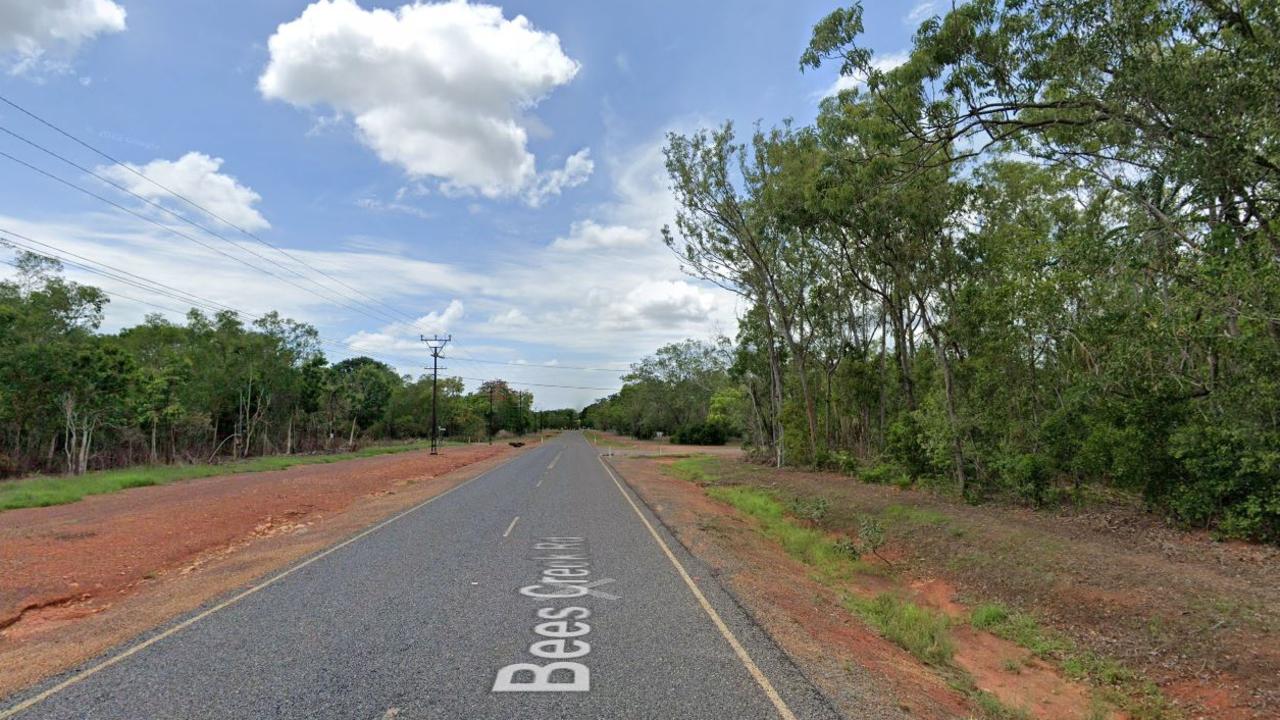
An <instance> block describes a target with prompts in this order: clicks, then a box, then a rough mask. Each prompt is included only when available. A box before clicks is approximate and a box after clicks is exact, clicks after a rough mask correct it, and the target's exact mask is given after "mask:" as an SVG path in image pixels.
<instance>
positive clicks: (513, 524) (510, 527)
mask: <svg viewBox="0 0 1280 720" xmlns="http://www.w3.org/2000/svg"><path fill="white" fill-rule="evenodd" d="M519 521H520V516H519V515H517V516H515V517H513V518H511V524H510V525H508V526H507V531H506V532H504V533H502V537H506V536H508V535H510V534H511V531H512V530H515V529H516V523H517V522H519Z"/></svg>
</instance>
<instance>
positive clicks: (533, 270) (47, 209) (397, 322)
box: [0, 0, 936, 407]
mask: <svg viewBox="0 0 1280 720" xmlns="http://www.w3.org/2000/svg"><path fill="white" fill-rule="evenodd" d="M935 5H936V3H934V4H930V3H927V2H925V3H920V2H916V1H912V2H901V3H899V2H868V3H867V8H866V16H865V21H866V25H867V30H868V32H867V35H866V37H865V42H867V43H868V44H869V45H870V46H871V47H873V48H874V49H875V50H876V52H877V56H878V57H880V58H881V59H882V61H883V62H886V63H892V62H893V61H894V56H895V55H897V54H900V53H901V52H902V51H903V50H905V49H906V48H907V47H908V45H909V41H910V36H911V33H912V32H913V30H914V26H915V24H916V21H918V20H919V19H921V18H922V17H923V16H925V15H928V14H930V13H931V12H932V10H934V9H935ZM838 6H839V5H838V4H835V3H830V2H807V1H787V2H783V1H776V2H697V1H695V2H668V1H666V0H651V1H649V2H644V3H603V2H599V1H598V0H597V1H594V2H587V1H579V0H558V1H557V2H509V3H506V4H503V5H501V6H500V7H499V6H497V5H476V4H470V5H469V4H466V3H451V4H449V5H447V6H438V5H419V6H403V4H402V3H373V2H368V1H367V0H361V1H360V2H359V3H358V4H357V3H356V2H354V1H353V0H322V1H321V2H316V3H308V2H296V1H294V2H286V1H283V0H255V1H253V2H248V1H235V2H233V1H230V0H216V1H215V0H191V1H187V2H180V3H178V2H161V1H158V0H156V1H151V0H0V67H2V68H3V74H0V94H2V95H4V96H5V97H7V98H9V99H10V100H12V101H14V102H15V103H17V104H19V105H21V106H23V107H25V108H27V109H28V110H30V111H32V112H34V113H36V114H38V115H40V116H42V117H44V118H45V119H47V120H49V121H51V122H52V123H54V124H56V125H58V126H59V127H61V128H63V129H65V130H66V131H68V132H69V133H71V134H73V135H75V136H77V137H79V138H81V139H83V140H85V141H86V142H88V143H89V144H91V145H93V146H95V147H97V148H99V149H101V150H103V151H105V152H106V153H108V154H110V155H111V156H113V157H115V158H117V159H119V160H122V161H124V162H125V163H128V164H130V166H131V167H132V169H133V170H135V171H137V172H138V173H141V174H143V175H146V176H147V177H149V178H151V179H154V180H157V181H159V182H161V184H163V185H165V186H166V187H168V188H171V189H178V190H180V192H182V193H183V194H184V195H186V196H187V197H189V198H191V199H193V200H196V201H197V202H199V203H200V204H201V205H203V206H204V207H206V208H209V209H212V210H215V212H218V214H219V215H220V216H221V217H222V218H224V219H228V220H231V221H233V222H234V223H235V224H236V225H237V226H238V227H239V228H243V229H245V230H249V231H251V232H252V233H254V234H255V235H257V236H258V237H259V238H261V239H262V240H264V241H266V242H268V243H270V244H271V245H274V246H276V247H279V248H283V249H284V250H286V251H287V252H288V253H289V256H288V257H286V256H282V255H279V254H277V253H276V251H275V250H272V249H270V248H268V247H266V246H263V245H260V244H257V243H256V241H255V240H253V239H251V238H249V237H248V236H246V235H243V234H241V233H240V232H239V231H238V230H237V229H234V228H231V227H228V226H226V225H222V224H220V223H218V222H217V221H216V220H213V219H212V218H208V217H202V216H201V215H200V213H199V212H197V211H193V210H192V209H191V208H189V207H185V206H182V205H181V204H180V203H178V202H177V201H175V200H174V199H173V198H172V197H170V196H167V195H166V194H165V193H163V192H159V191H158V188H156V187H155V186H153V185H149V184H148V183H147V182H146V181H144V180H142V179H141V178H140V177H139V176H138V175H137V174H134V173H131V172H130V171H129V170H125V169H123V168H120V167H118V166H111V165H110V164H109V163H108V162H107V161H105V160H104V159H103V158H101V157H99V156H96V155H94V154H93V153H92V152H90V151H89V150H87V149H85V148H83V147H80V146H77V145H76V144H75V143H74V142H72V141H70V140H68V139H67V138H65V137H61V136H59V135H57V134H56V133H54V132H53V131H51V130H49V129H48V128H46V127H42V126H41V125H40V124H38V123H37V122H35V121H33V120H31V119H30V118H28V117H26V116H24V115H22V114H21V113H19V112H17V111H15V110H14V109H13V108H11V107H9V106H5V105H0V126H3V127H4V128H7V129H8V130H10V131H12V132H16V133H19V134H20V135H22V136H24V137H26V138H29V139H31V140H34V141H36V142H38V143H40V144H42V145H45V146H46V147H48V148H50V149H52V150H55V151H56V152H58V153H60V154H63V155H64V156H66V157H67V158H69V159H71V160H73V161H75V162H76V163H78V164H80V165H82V166H84V167H87V168H91V169H94V171H95V172H97V173H98V174H100V175H103V176H104V177H107V178H108V179H112V180H113V181H114V182H116V183H117V184H120V185H122V186H124V187H127V188H130V189H132V190H134V191H135V192H136V193H137V194H139V195H142V196H144V197H147V198H148V199H151V200H152V201H153V202H155V203H157V204H160V205H164V206H165V207H169V208H170V209H172V210H174V211H176V212H182V213H188V214H189V216H190V218H191V219H192V220H195V221H197V222H199V223H201V224H202V225H205V226H206V227H209V228H210V229H213V230H215V231H216V232H217V233H218V234H220V235H223V236H224V237H226V238H228V239H230V240H233V241H235V243H237V244H238V245H239V247H237V246H235V245H230V244H226V243H225V242H223V241H222V240H220V239H218V238H214V237H212V236H208V235H204V234H202V233H201V232H200V231H198V230H195V229H193V228H190V227H183V226H180V225H178V223H177V222H176V221H175V220H174V219H173V217H172V216H169V215H166V214H163V213H161V212H159V211H157V210H155V209H154V208H153V207H149V206H146V205H145V204H143V203H142V202H140V201H139V200H137V198H135V197H132V196H129V195H127V194H124V193H121V192H119V191H118V190H115V189H114V188H110V187H108V186H106V185H104V184H102V183H101V182H100V181H99V180H97V179H95V178H93V177H91V176H89V175H88V174H86V173H84V172H81V171H79V170H76V169H74V168H71V167H69V166H67V165H65V164H63V163H61V162H60V161H58V160H57V159H55V158H52V157H50V156H48V155H45V154H43V153H41V152H40V151H38V150H36V149H34V148H32V147H30V146H29V145H26V144H24V143H23V142H21V141H20V140H18V139H15V138H13V137H11V136H9V135H3V134H0V151H3V152H5V153H8V154H11V155H14V156H15V157H18V158H21V159H22V160H24V161H26V162H29V163H31V164H33V165H37V166H39V167H41V168H43V169H45V170H47V171H49V172H53V173H55V174H57V175H59V176H60V177H63V178H65V179H67V180H69V181H71V182H74V183H76V184H79V185H81V186H83V187H85V188H89V189H92V190H94V191H95V192H97V193H99V194H102V195H104V196H106V197H109V198H111V199H112V200H114V201H115V202H118V203H119V204H121V205H124V206H126V207H129V208H130V209H133V210H135V211H136V212H138V213H139V214H140V215H142V216H144V217H147V218H149V219H151V220H155V221H156V222H159V223H161V224H167V225H172V226H175V227H180V228H181V229H182V232H183V233H185V234H187V235H191V236H196V237H198V238H199V239H201V240H203V241H204V242H205V243H207V244H209V245H210V246H213V247H217V248H219V249H220V250H221V251H222V252H215V251H211V250H208V249H206V248H204V247H201V246H200V245H198V244H196V243H194V242H192V241H190V240H188V239H184V238H182V237H179V236H178V235H175V234H173V233H170V232H167V231H166V230H164V229H163V228H161V227H158V226H157V225H156V224H153V223H149V222H145V221H143V220H141V219H139V218H138V217H136V216H131V215H128V214H126V213H123V212H121V211H119V210H117V209H114V208H112V207H110V206H108V205H106V204H104V203H102V202H100V201H98V200H95V199H92V198H89V197H87V196H84V195H82V194H79V193H78V192H76V191H75V190H72V189H69V188H67V187H66V186H64V185H60V184H58V183H56V182H54V181H51V180H48V179H46V178H43V177H41V176H38V175H36V174H35V173H33V172H32V171H31V170H29V169H27V168H24V167H21V166H19V165H17V164H15V163H13V162H11V161H9V160H7V159H5V158H2V157H0V183H2V186H3V188H4V192H3V193H2V194H0V228H3V229H5V230H8V231H16V232H20V233H22V234H23V235H26V236H27V237H30V238H32V239H34V240H39V241H41V242H45V243H49V244H51V245H53V246H55V247H57V248H59V249H60V250H61V251H65V252H75V253H77V254H79V255H82V256H84V257H88V258H91V259H93V260H95V261H99V262H105V263H108V264H113V265H116V266H117V267H125V268H128V269H130V270H131V271H133V272H135V273H137V274H139V275H141V276H144V277H147V278H150V279H154V280H158V281H161V282H164V283H166V284H168V285H171V286H174V287H178V288H181V289H182V290H184V291H187V292H190V293H193V294H196V295H198V296H200V297H201V298H207V299H210V300H213V301H215V302H217V303H221V304H223V305H228V306H232V307H235V308H238V309H241V310H244V311H245V312H247V313H249V314H253V315H257V314H261V313H263V312H266V311H268V310H272V309H277V310H280V311H281V312H282V313H284V314H286V315H288V316H290V317H293V318H296V319H299V320H304V321H307V322H310V323H312V324H314V325H315V326H317V327H318V328H319V329H320V331H321V333H322V335H323V336H324V337H325V338H327V339H329V340H331V341H332V342H334V343H335V345H333V346H330V347H328V348H326V352H327V354H329V355H330V356H331V357H333V358H338V357H342V356H344V355H349V354H352V351H351V350H348V349H346V348H344V347H340V346H348V347H350V348H355V349H358V350H360V351H363V352H366V353H368V354H370V355H373V356H374V357H379V358H381V359H384V360H386V361H388V362H390V363H392V364H394V365H395V366H396V367H398V368H399V369H401V371H402V372H406V373H415V374H416V373H417V372H419V368H420V366H421V365H422V364H423V363H424V362H425V361H424V358H425V357H426V353H425V351H424V349H423V348H422V347H421V346H420V344H419V343H418V342H417V338H418V335H419V333H421V332H425V333H428V334H430V333H433V332H442V333H445V332H447V333H452V334H453V335H454V338H455V340H456V342H455V346H454V352H451V353H449V354H450V355H451V358H450V360H449V372H450V374H458V375H463V376H467V377H475V378H484V377H495V376H501V377H504V378H506V379H508V380H511V381H513V382H525V383H542V384H551V385H573V386H589V387H605V388H611V387H617V386H618V385H619V382H618V380H617V377H616V375H614V374H611V373H602V372H587V371H581V370H570V369H563V368H561V369H557V368H556V367H555V366H556V365H570V366H589V367H605V368H625V367H626V366H627V365H628V364H629V363H631V362H633V361H635V360H637V359H639V358H640V357H641V356H643V355H644V354H647V353H648V352H651V351H652V350H653V349H655V348H656V347H657V346H658V345H660V344H662V343H665V342H671V341H675V340H679V339H682V338H685V337H708V336H711V335H714V334H716V333H725V334H729V335H732V334H733V332H734V327H735V324H734V318H735V315H736V311H737V309H738V306H737V303H736V301H735V299H734V298H733V297H732V296H731V295H729V294H728V293H726V292H724V291H721V290H718V289H715V288H712V287H709V286H706V285H705V284H702V283H699V282H697V281H696V280H693V279H691V278H688V277H686V276H683V275H682V274H681V272H680V270H679V267H678V264H677V263H676V261H675V260H674V258H672V257H671V256H670V253H669V252H668V251H667V250H666V249H665V247H663V246H662V243H661V240H660V237H659V234H658V231H659V229H660V228H661V227H662V225H663V224H664V223H668V222H670V221H671V219H672V213H673V206H672V204H671V200H670V198H669V194H668V193H667V190H666V179H665V173H664V171H663V168H662V163H661V147H662V139H663V136H664V134H665V133H666V132H668V131H672V130H674V131H681V132H687V131H691V130H694V129H696V128H698V127H702V126H709V125H713V124H717V123H719V122H722V121H724V120H733V121H734V122H735V123H738V124H739V126H740V127H742V128H749V127H750V126H751V124H752V123H754V122H756V121H760V122H763V123H764V124H766V125H769V124H775V123H778V122H780V121H782V120H783V119H786V118H794V119H795V120H796V121H797V122H802V123H804V122H809V121H810V120H812V118H813V116H814V114H815V112H816V109H817V103H818V99H819V98H820V97H821V96H822V95H823V94H824V92H826V91H827V90H828V89H829V88H831V87H832V86H833V83H835V82H836V81H837V78H836V77H835V70H834V68H832V69H830V70H828V69H826V68H824V69H823V70H822V71H820V72H809V73H805V74H802V73H801V72H800V71H799V69H798V59H799V56H800V53H801V52H802V51H803V49H804V47H805V45H806V43H807V41H808V37H809V32H810V30H811V28H812V26H813V24H814V23H815V22H816V21H817V20H819V19H820V18H821V17H823V16H824V15H825V14H826V13H828V12H830V11H831V10H832V9H834V8H836V7H838ZM521 17H523V18H524V19H523V20H522V19H520V18H521ZM245 248H251V249H253V250H254V251H255V252H256V253H257V254H256V255H255V254H252V253H250V252H248V251H247V250H245ZM5 252H6V253H7V252H8V251H5ZM229 256H234V257H235V258H238V260H234V259H232V258H231V257H229ZM267 257H269V258H270V259H271V260H272V261H275V263H278V264H271V263H269V262H268V261H267V260H265V259H264V258H267ZM295 260H297V261H301V263H303V264H297V263H295ZM286 267H287V268H290V269H291V271H292V272H294V273H296V274H290V272H286V271H285V270H284V269H283V268H286ZM261 268H266V269H267V270H268V271H270V272H272V273H274V274H276V275H277V276H280V277H287V278H290V279H291V280H292V281H293V283H292V284H289V283H285V282H282V281H281V280H280V279H279V277H276V278H273V277H271V276H270V275H268V274H267V273H266V272H263V271H262V270H261ZM0 269H4V270H9V268H8V266H0ZM315 269H318V270H322V271H323V272H324V273H325V275H321V274H319V273H317V272H316V271H315ZM68 274H69V275H71V276H73V277H74V278H75V279H78V280H83V281H85V282H92V283H94V284H96V285H99V286H102V287H104V288H106V289H107V290H108V291H115V290H118V291H120V292H122V293H125V294H129V295H131V296H132V297H134V298H136V299H138V300H149V301H152V302H155V303H158V304H163V305H166V306H170V307H174V308H175V309H176V308H177V307H178V306H179V305H180V303H177V302H176V301H174V300H172V299H168V298H161V297H155V296H148V295H146V294H145V293H144V292H143V291H141V290H138V289H136V288H127V287H125V286H124V285H119V284H115V281H110V280H105V279H103V278H101V277H96V276H93V275H89V274H87V273H83V272H81V271H78V270H74V269H73V270H71V271H69V273H68ZM333 277H336V278H339V279H341V281H342V283H343V284H342V285H340V286H339V285H337V284H335V282H334V281H333V280H332V279H331V278H333ZM352 288H354V290H352ZM335 296H344V297H346V298H347V300H346V301H343V302H335V301H333V298H334V297H335ZM390 308H394V309H395V310H394V311H392V310H390ZM155 311H156V309H155V308H154V307H149V306H146V305H143V304H140V303H138V302H136V301H133V300H126V299H124V298H117V299H116V300H114V301H113V302H112V304H111V307H110V309H109V311H108V315H107V321H106V323H105V328H106V329H108V330H111V329H115V328H118V327H120V326H122V325H128V324H133V323H136V322H138V321H139V320H140V319H141V318H142V317H143V315H145V314H146V313H148V312H155ZM169 314H171V315H175V316H176V313H169ZM477 360H487V361H499V362H510V363H520V364H521V365H520V366H511V365H508V366H503V365H497V364H493V362H485V363H481V362H476V361H477ZM525 363H527V365H524V364H525ZM472 384H475V383H474V382H473V383H472ZM533 389H534V391H535V396H536V398H537V404H538V405H539V406H541V407H556V406H562V405H575V406H580V405H582V404H584V403H586V402H589V401H590V400H591V399H593V398H594V397H597V396H599V395H602V394H604V393H603V392H602V391H598V390H590V389H569V388H547V387H534V388H533Z"/></svg>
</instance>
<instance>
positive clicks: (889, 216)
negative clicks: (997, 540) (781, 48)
mask: <svg viewBox="0 0 1280 720" xmlns="http://www.w3.org/2000/svg"><path fill="white" fill-rule="evenodd" d="M861 34H862V22H861V7H860V6H858V5H854V6H852V7H850V8H848V9H844V10H839V11H837V12H834V13H832V14H831V15H830V16H829V17H827V18H826V19H824V20H823V21H821V22H820V23H819V24H818V25H817V27H815V29H814V33H813V38H812V42H811V45H810V46H809V48H808V50H807V51H806V52H805V53H804V55H803V57H802V59H801V66H802V68H805V69H813V68H818V67H820V66H825V65H828V64H833V65H835V66H837V67H838V68H839V69H840V71H841V73H843V74H844V75H848V76H853V77H855V78H857V79H858V80H859V82H858V83H856V84H855V83H850V85H852V86H853V87H851V89H848V90H845V91H842V92H840V93H839V94H838V95H836V96H833V97H830V98H827V99H826V100H824V101H823V103H822V107H821V112H820V114H819V117H818V119H817V120H816V122H815V123H814V124H813V125H811V126H806V127H798V126H796V125H794V124H784V125H782V126H781V127H778V128H773V129H768V128H758V129H756V130H755V131H754V132H753V133H752V134H751V137H750V138H748V139H747V140H746V141H745V142H741V141H739V139H738V137H737V135H736V134H735V131H734V128H733V127H732V126H731V125H729V124H726V125H724V126H722V127H719V128H717V129H712V130H706V131H702V132H697V133H694V134H692V135H672V136H671V137H670V139H669V143H668V146H667V165H668V170H669V171H670V174H671V178H672V183H673V190H674V192H675V194H676V198H677V200H678V205H679V208H680V211H679V215H678V218H677V221H676V223H675V226H674V227H672V228H670V229H669V230H668V231H667V242H668V244H669V245H670V246H671V247H672V249H673V250H675V251H676V252H678V253H679V254H680V256H681V257H682V258H683V259H684V262H685V265H686V267H687V269H688V270H690V271H691V272H693V273H695V274H697V275H699V276H701V277H703V278H706V279H707V280H709V281H712V282H714V283H717V284H719V285H720V286H722V287H725V288H727V289H729V290H731V291H733V292H735V293H737V294H739V295H740V296H741V297H742V298H743V299H744V301H745V302H746V304H747V305H748V307H749V310H748V311H747V312H746V313H745V316H744V317H743V318H742V321H741V325H740V328H739V335H738V337H737V339H736V340H737V341H736V344H735V347H733V348H727V347H720V348H719V349H718V350H717V352H718V353H719V356H720V357H722V358H724V360H723V361H722V363H721V367H720V368H719V369H721V370H723V375H724V377H725V378H726V379H727V380H729V381H731V382H726V384H724V385H722V386H719V387H717V388H712V389H710V390H708V389H707V388H703V387H701V386H698V387H693V385H690V384H688V383H686V384H685V385H679V384H674V383H665V384H664V383H662V382H659V383H655V382H652V378H648V377H646V376H645V372H644V367H643V366H642V367H641V369H640V371H639V372H638V376H637V377H635V378H632V382H631V383H629V384H628V387H627V389H624V390H623V392H622V394H621V395H620V396H618V397H615V398H613V399H611V400H609V401H607V402H606V403H605V405H606V406H609V407H630V406H632V405H635V404H636V403H634V402H633V400H634V397H633V396H639V395H644V394H645V393H650V392H653V391H655V390H665V391H666V393H667V394H666V395H665V396H664V397H665V398H666V400H663V399H660V398H651V399H647V400H645V403H644V404H646V405H647V406H653V407H661V406H663V405H664V404H680V405H681V407H682V408H683V405H684V404H685V403H694V402H697V403H701V405H700V406H699V407H700V408H701V410H692V409H681V410H680V413H679V415H678V416H677V414H675V413H674V412H672V413H669V414H668V415H667V416H665V417H664V419H663V420H662V424H655V423H657V421H656V420H654V419H653V418H655V417H656V416H657V415H656V414H654V413H651V414H635V413H632V414H631V415H629V416H628V418H629V419H628V420H627V421H626V422H619V421H617V420H615V419H611V420H609V421H608V422H612V423H613V424H612V425H610V426H611V427H616V428H619V429H624V430H627V431H630V432H637V433H650V432H654V431H656V430H663V431H666V432H673V431H675V430H677V429H678V428H679V427H681V426H682V425H683V424H685V423H687V422H692V421H698V420H701V419H702V418H701V417H699V414H701V415H705V414H706V413H708V412H710V408H711V396H710V394H711V393H721V394H724V393H737V398H738V399H739V402H736V403H732V405H733V406H734V407H736V408H737V409H738V410H739V414H738V415H736V416H735V419H734V421H735V422H737V423H738V424H739V426H740V427H741V429H742V430H743V432H744V433H745V434H746V436H747V437H748V439H749V442H750V444H751V446H752V447H753V448H755V449H756V450H757V451H758V452H759V453H761V454H762V455H765V456H767V457H768V458H769V459H770V460H771V461H774V462H777V463H779V464H782V463H792V464H801V465H822V466H828V465H840V466H843V467H845V468H846V469H849V468H852V467H863V468H864V473H863V474H864V476H865V477H870V478H877V479H881V480H885V481H896V482H902V483H911V482H930V483H934V484H938V485H946V486H949V487H951V488H953V489H954V490H955V491H956V492H959V493H962V494H963V495H965V496H966V497H969V498H971V499H978V498H981V497H984V496H987V495H990V494H992V493H1001V494H1011V495H1016V496H1019V497H1022V498H1025V499H1026V500H1027V501H1028V502H1030V503H1034V504H1043V503H1049V502H1053V501H1055V500H1057V499H1059V498H1060V497H1062V496H1064V495H1066V494H1069V493H1079V492H1082V491H1086V490H1088V489H1089V488H1091V487H1094V486H1098V485H1103V486H1112V487H1117V488H1121V489H1124V490H1129V491H1133V492H1136V493H1140V494H1141V495H1142V496H1143V497H1145V498H1146V499H1147V501H1148V502H1149V503H1150V504H1151V505H1152V506H1153V507H1155V508H1159V509H1161V510H1162V511H1164V512H1167V513H1169V514H1170V515H1171V516H1173V517H1175V518H1177V519H1178V520H1180V521H1182V522H1184V523H1186V524H1188V525H1192V526H1199V527H1211V528H1215V529H1216V530H1217V531H1218V532H1220V533H1221V534H1223V535H1226V536H1233V537H1245V538H1254V539H1263V540H1277V539H1280V225H1278V224H1277V223H1278V220H1277V215H1276V211H1277V207H1280V113H1278V112H1277V108H1280V5H1277V4H1275V3H1271V2H1255V1H1252V0H1245V1H1244V2H1236V3H1225V2H1210V1H1208V0H1201V1H1192V0H1150V1H1148V0H1079V1H1078V2H1070V3H1063V2H1049V1H1048V0H1003V1H1001V0H972V1H971V2H968V3H963V4H958V5H957V6H956V7H955V9H953V10H951V11H950V12H948V13H947V14H946V15H945V16H943V17H940V18H934V19H930V20H928V21H926V22H924V23H923V24H922V25H921V26H920V28H919V30H918V32H917V34H916V36H915V39H914V46H913V48H912V51H911V53H910V56H909V58H908V59H907V61H906V62H905V63H904V64H902V65H901V66H899V67H897V68H894V69H891V70H887V71H885V70H880V69H877V66H876V64H875V61H874V59H873V57H872V55H871V53H870V52H869V51H868V50H867V49H866V48H865V47H863V46H861V45H860V44H859V43H860V36H861ZM682 388H692V389H693V390H695V392H692V393H691V392H688V391H687V390H686V389H682ZM722 405H723V403H722ZM606 410H607V408H603V407H602V408H599V409H597V413H596V414H597V416H598V417H600V418H607V417H610V414H609V412H607V411H606ZM689 418H692V419H689ZM628 422H630V423H631V424H632V425H633V426H632V427H626V426H627V423H628Z"/></svg>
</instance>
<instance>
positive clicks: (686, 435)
mask: <svg viewBox="0 0 1280 720" xmlns="http://www.w3.org/2000/svg"><path fill="white" fill-rule="evenodd" d="M671 441H672V442H674V443H676V444H677V445H723V444H725V443H726V442H728V441H729V428H728V426H727V425H725V424H724V423H723V422H720V421H717V420H708V421H707V422H701V423H690V424H689V425H685V426H684V427H682V428H680V429H679V430H677V431H676V432H675V434H674V435H672V436H671Z"/></svg>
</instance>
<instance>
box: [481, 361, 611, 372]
mask: <svg viewBox="0 0 1280 720" xmlns="http://www.w3.org/2000/svg"><path fill="white" fill-rule="evenodd" d="M468 359H469V360H471V361H472V362H478V363H485V364H486V365H509V366H511V367H523V368H542V369H546V370H585V371H588V372H610V373H625V372H629V370H628V369H626V368H596V367H581V366H578V365H535V364H533V363H521V362H511V361H507V360H480V359H478V358H468Z"/></svg>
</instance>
